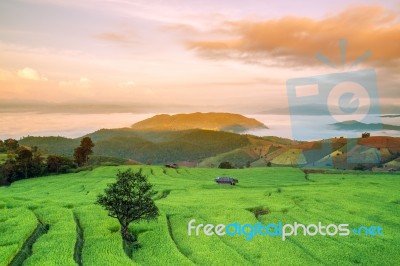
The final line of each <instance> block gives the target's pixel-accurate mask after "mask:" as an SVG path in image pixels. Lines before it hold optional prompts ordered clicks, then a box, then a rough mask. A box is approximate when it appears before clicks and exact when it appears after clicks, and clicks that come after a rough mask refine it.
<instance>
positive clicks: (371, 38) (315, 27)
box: [187, 6, 400, 67]
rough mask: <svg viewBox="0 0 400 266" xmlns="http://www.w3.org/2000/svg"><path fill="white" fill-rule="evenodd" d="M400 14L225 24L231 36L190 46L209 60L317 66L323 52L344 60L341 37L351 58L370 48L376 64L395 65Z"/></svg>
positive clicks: (372, 9)
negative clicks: (316, 56)
mask: <svg viewBox="0 0 400 266" xmlns="http://www.w3.org/2000/svg"><path fill="white" fill-rule="evenodd" d="M399 21H400V15H399V14H398V13H396V12H393V11H390V10H387V9H384V8H383V7H381V6H357V7H350V8H348V9H346V10H344V11H343V12H341V13H338V14H333V15H331V16H329V17H326V18H324V19H321V20H316V19H312V18H305V17H283V18H280V19H276V20H265V21H244V20H242V21H235V22H225V23H224V24H223V25H221V27H224V28H226V27H229V28H230V30H229V31H230V37H225V38H224V39H221V38H219V39H215V38H211V37H210V38H209V39H203V40H201V39H192V40H191V41H189V42H187V47H188V48H189V49H193V50H195V51H196V52H197V53H198V55H200V56H202V57H206V58H209V59H224V60H225V59H232V60H238V61H241V62H244V63H255V64H263V65H275V66H284V67H287V66H313V65H316V64H321V63H320V62H318V61H317V60H316V59H315V55H316V53H317V52H318V51H320V52H321V53H322V54H324V55H325V56H326V57H328V58H329V59H331V61H332V62H334V63H335V64H340V63H341V59H340V52H339V46H338V41H339V40H340V39H346V40H347V41H348V46H347V54H346V62H347V63H348V64H352V63H353V62H355V61H356V60H357V59H358V58H359V57H360V56H361V55H362V54H363V53H364V52H365V51H367V50H368V49H370V50H371V51H372V57H371V59H372V62H373V63H375V64H377V65H378V66H383V67H395V66H398V65H399V61H400V23H399Z"/></svg>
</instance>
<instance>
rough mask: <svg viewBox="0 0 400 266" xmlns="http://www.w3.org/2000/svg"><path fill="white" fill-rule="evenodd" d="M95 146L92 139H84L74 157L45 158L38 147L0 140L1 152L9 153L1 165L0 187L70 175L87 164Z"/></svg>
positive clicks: (15, 141) (56, 156)
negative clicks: (42, 177)
mask: <svg viewBox="0 0 400 266" xmlns="http://www.w3.org/2000/svg"><path fill="white" fill-rule="evenodd" d="M93 146H94V144H93V142H92V141H91V140H90V138H84V139H82V141H81V145H80V146H79V147H77V148H76V149H75V152H74V157H66V156H61V155H48V156H44V155H43V154H42V153H41V152H40V151H39V149H38V148H37V146H33V147H28V146H23V145H20V144H19V143H18V141H17V140H15V139H7V140H5V141H2V140H0V152H3V153H4V152H6V153H7V159H6V161H5V162H4V164H2V165H0V185H7V184H11V183H12V182H14V181H17V180H21V179H27V178H32V177H37V176H43V175H46V174H61V173H68V172H70V171H71V170H72V169H76V168H78V167H82V166H84V165H85V164H87V162H88V160H89V155H90V154H92V153H93V151H92V148H93Z"/></svg>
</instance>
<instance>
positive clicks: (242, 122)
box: [132, 113, 267, 133]
mask: <svg viewBox="0 0 400 266" xmlns="http://www.w3.org/2000/svg"><path fill="white" fill-rule="evenodd" d="M263 128H267V126H265V125H264V124H262V123H261V122H259V121H257V120H255V119H253V118H248V117H245V116H243V115H239V114H231V113H192V114H177V115H166V114H161V115H156V116H153V117H151V118H148V119H145V120H143V121H140V122H138V123H136V124H134V125H132V129H134V130H141V131H175V130H178V131H179V130H188V129H206V130H218V131H228V132H236V133H241V132H245V131H247V130H250V129H263Z"/></svg>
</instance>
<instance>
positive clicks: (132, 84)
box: [118, 80, 136, 89]
mask: <svg viewBox="0 0 400 266" xmlns="http://www.w3.org/2000/svg"><path fill="white" fill-rule="evenodd" d="M135 86H136V83H135V82H134V81H132V80H128V81H124V82H120V83H118V87H120V88H124V89H126V88H133V87H135Z"/></svg>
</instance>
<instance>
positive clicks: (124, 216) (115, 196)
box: [97, 169, 158, 243]
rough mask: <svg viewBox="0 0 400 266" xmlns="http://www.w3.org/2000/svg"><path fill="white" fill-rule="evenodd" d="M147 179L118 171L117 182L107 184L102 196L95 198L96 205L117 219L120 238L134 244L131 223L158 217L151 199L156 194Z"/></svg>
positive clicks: (138, 174)
mask: <svg viewBox="0 0 400 266" xmlns="http://www.w3.org/2000/svg"><path fill="white" fill-rule="evenodd" d="M152 187H153V186H152V184H150V183H149V182H148V181H147V177H146V176H145V175H142V173H141V172H140V171H139V172H137V173H135V172H132V171H131V169H128V170H126V171H124V172H121V171H118V174H117V181H116V182H115V183H112V184H108V187H107V188H106V189H105V191H104V192H105V194H104V195H102V194H101V195H98V196H97V204H100V205H101V206H103V207H104V209H106V210H107V211H108V215H109V216H111V217H113V218H117V219H118V222H119V223H120V225H121V234H122V238H123V239H124V240H125V241H126V242H128V243H133V242H135V237H134V236H133V235H132V234H131V233H130V232H129V229H128V226H129V224H130V223H131V222H140V221H142V220H152V219H155V218H157V216H158V208H157V206H156V205H155V203H154V201H153V199H152V198H151V197H152V196H154V195H155V194H156V192H155V191H153V190H152Z"/></svg>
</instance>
